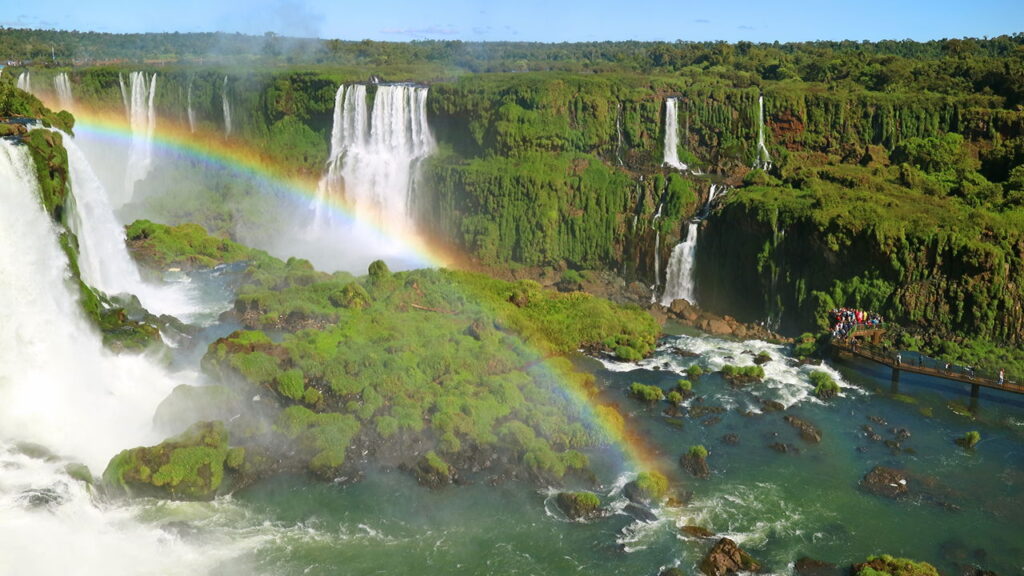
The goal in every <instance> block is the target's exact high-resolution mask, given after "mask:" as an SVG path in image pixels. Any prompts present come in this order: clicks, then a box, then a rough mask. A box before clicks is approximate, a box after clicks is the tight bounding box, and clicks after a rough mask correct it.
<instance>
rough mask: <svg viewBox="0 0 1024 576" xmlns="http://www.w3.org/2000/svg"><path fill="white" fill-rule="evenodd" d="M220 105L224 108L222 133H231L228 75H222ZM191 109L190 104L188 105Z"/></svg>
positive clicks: (228, 134)
mask: <svg viewBox="0 0 1024 576" xmlns="http://www.w3.org/2000/svg"><path fill="white" fill-rule="evenodd" d="M220 101H221V107H223V108H224V135H225V136H230V135H231V102H230V101H229V100H228V77H227V76H225V77H224V85H223V87H222V88H221V91H220ZM189 109H190V110H191V104H190V105H189Z"/></svg>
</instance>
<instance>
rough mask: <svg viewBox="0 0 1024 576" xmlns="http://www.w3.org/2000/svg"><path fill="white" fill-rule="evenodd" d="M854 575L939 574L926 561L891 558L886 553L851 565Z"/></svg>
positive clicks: (917, 575)
mask: <svg viewBox="0 0 1024 576" xmlns="http://www.w3.org/2000/svg"><path fill="white" fill-rule="evenodd" d="M853 574H854V576H939V572H938V570H936V569H935V567H934V566H932V565H931V564H929V563H927V562H915V561H913V560H908V559H906V558H893V557H892V556H890V555H888V554H883V555H881V556H871V557H869V558H868V560H867V562H864V563H862V564H855V565H854V566H853Z"/></svg>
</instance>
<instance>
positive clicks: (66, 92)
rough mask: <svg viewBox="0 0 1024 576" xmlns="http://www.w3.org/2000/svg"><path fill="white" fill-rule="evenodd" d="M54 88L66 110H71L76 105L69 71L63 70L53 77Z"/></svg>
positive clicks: (62, 106) (61, 105) (58, 99)
mask: <svg viewBox="0 0 1024 576" xmlns="http://www.w3.org/2000/svg"><path fill="white" fill-rule="evenodd" d="M53 88H54V90H56V91H57V101H58V102H59V103H60V107H61V108H63V109H64V110H70V109H71V108H73V107H74V105H75V100H74V97H73V96H72V95H71V79H70V78H68V73H67V72H61V73H60V74H57V75H56V76H54V77H53Z"/></svg>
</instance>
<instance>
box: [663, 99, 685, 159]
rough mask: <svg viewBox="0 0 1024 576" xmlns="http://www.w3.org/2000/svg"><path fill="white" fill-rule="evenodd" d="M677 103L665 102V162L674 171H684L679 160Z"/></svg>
mask: <svg viewBox="0 0 1024 576" xmlns="http://www.w3.org/2000/svg"><path fill="white" fill-rule="evenodd" d="M678 105H679V101H678V99H676V98H668V99H666V100H665V154H664V155H665V162H664V164H665V165H666V166H671V167H672V168H675V169H676V170H686V169H687V166H686V164H683V163H682V162H681V161H680V160H679V111H678Z"/></svg>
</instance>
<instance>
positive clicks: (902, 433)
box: [892, 428, 910, 440]
mask: <svg viewBox="0 0 1024 576" xmlns="http://www.w3.org/2000/svg"><path fill="white" fill-rule="evenodd" d="M892 433H893V434H895V435H896V439H897V440H907V439H908V438H910V431H909V430H907V429H906V428H893V429H892Z"/></svg>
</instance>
